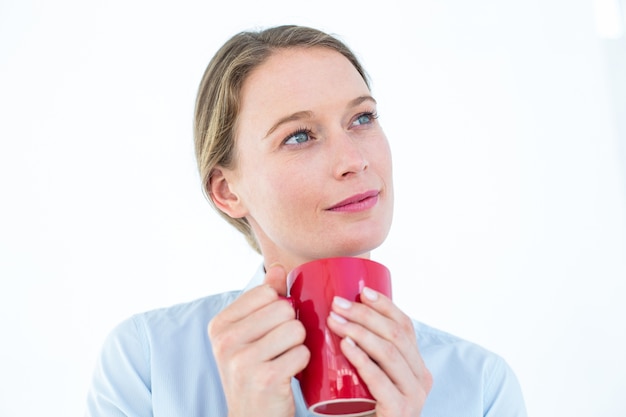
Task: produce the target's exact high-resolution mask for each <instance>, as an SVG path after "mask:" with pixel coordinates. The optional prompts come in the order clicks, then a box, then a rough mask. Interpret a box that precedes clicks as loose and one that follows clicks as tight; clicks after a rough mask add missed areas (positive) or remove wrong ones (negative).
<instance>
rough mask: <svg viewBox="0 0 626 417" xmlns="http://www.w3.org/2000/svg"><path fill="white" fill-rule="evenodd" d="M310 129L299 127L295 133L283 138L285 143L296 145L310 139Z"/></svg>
mask: <svg viewBox="0 0 626 417" xmlns="http://www.w3.org/2000/svg"><path fill="white" fill-rule="evenodd" d="M310 134H311V131H310V130H308V129H300V130H298V131H297V132H295V133H292V134H291V135H289V136H287V138H286V139H285V142H284V143H285V145H298V144H301V143H304V142H307V141H309V140H311V137H310Z"/></svg>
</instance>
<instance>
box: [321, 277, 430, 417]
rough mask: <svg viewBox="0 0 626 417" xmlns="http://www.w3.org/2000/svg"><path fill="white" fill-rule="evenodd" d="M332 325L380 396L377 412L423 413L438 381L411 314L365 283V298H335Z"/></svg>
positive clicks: (384, 415) (394, 416)
mask: <svg viewBox="0 0 626 417" xmlns="http://www.w3.org/2000/svg"><path fill="white" fill-rule="evenodd" d="M328 326H329V327H330V328H331V330H332V331H333V332H335V333H336V334H337V335H338V336H340V337H342V338H343V340H342V341H341V350H342V351H343V353H344V355H345V356H346V357H347V358H348V360H349V361H350V362H351V363H352V364H353V365H354V367H355V368H356V369H357V371H358V372H359V375H360V376H361V378H363V381H365V383H366V384H367V387H368V388H369V390H370V392H371V394H372V395H373V396H374V398H375V399H376V416H377V417H409V416H411V417H418V416H420V415H421V412H422V408H423V407H424V403H425V401H426V397H427V396H428V393H429V392H430V389H431V387H432V384H433V380H432V376H431V374H430V372H429V371H428V369H426V366H425V365H424V361H423V360H422V357H421V355H420V353H419V351H418V348H417V340H416V338H415V331H414V329H413V324H412V322H411V319H409V317H407V316H406V315H405V314H404V313H402V311H400V310H399V309H398V308H397V307H396V306H395V305H394V304H393V303H392V302H391V300H390V299H389V298H387V297H385V296H384V295H382V294H380V293H378V292H376V291H373V290H371V289H369V288H365V289H364V290H363V292H362V293H361V303H353V302H350V301H348V300H345V299H342V298H337V297H336V298H335V301H334V303H333V311H332V312H331V316H330V317H329V318H328Z"/></svg>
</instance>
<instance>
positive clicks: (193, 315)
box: [110, 291, 241, 344]
mask: <svg viewBox="0 0 626 417" xmlns="http://www.w3.org/2000/svg"><path fill="white" fill-rule="evenodd" d="M240 293H241V291H231V292H225V293H220V294H213V295H210V296H206V297H202V298H198V299H196V300H193V301H189V302H185V303H179V304H175V305H172V306H169V307H162V308H158V309H153V310H149V311H144V312H142V313H138V314H134V315H133V316H130V317H129V318H127V319H126V320H124V321H122V322H121V323H120V324H118V325H117V326H116V327H115V328H114V329H113V331H112V332H111V335H110V337H113V338H120V337H122V338H124V337H128V336H134V337H135V338H138V339H139V340H141V341H142V342H143V343H147V344H153V342H154V341H155V339H164V338H168V337H171V336H172V334H173V333H176V334H178V335H182V334H185V332H187V331H189V330H191V329H193V328H197V327H200V328H202V333H201V334H204V333H205V330H206V326H207V324H208V323H209V321H211V319H212V318H213V317H214V316H215V315H217V314H218V313H219V312H220V311H222V310H223V309H224V308H225V307H226V306H227V305H229V304H230V303H232V302H233V301H234V300H235V298H237V297H238V296H239V294H240ZM191 334H194V332H191Z"/></svg>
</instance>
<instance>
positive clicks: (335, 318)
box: [330, 311, 348, 324]
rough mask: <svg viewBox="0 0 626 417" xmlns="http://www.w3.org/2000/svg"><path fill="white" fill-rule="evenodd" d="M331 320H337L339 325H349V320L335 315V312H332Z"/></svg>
mask: <svg viewBox="0 0 626 417" xmlns="http://www.w3.org/2000/svg"><path fill="white" fill-rule="evenodd" d="M330 318H331V319H333V320H335V321H336V322H337V323H341V324H344V323H347V322H348V320H346V319H344V318H343V317H341V316H340V315H339V314H337V313H335V312H334V311H331V312H330Z"/></svg>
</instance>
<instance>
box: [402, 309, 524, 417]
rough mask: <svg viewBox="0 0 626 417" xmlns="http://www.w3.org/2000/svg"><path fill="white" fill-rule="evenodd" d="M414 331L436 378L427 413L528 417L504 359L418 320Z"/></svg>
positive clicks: (517, 385)
mask: <svg viewBox="0 0 626 417" xmlns="http://www.w3.org/2000/svg"><path fill="white" fill-rule="evenodd" d="M413 327H414V328H415V334H416V337H417V341H418V346H419V349H420V353H421V354H422V357H423V359H424V362H425V364H426V367H427V368H428V370H429V371H430V372H431V374H432V375H433V381H434V382H433V389H432V391H431V393H430V395H429V399H428V401H427V405H428V406H429V407H427V411H433V410H438V412H439V411H441V410H442V409H445V410H447V412H449V413H451V415H454V413H456V412H458V410H460V409H463V410H466V411H469V410H472V412H471V413H468V414H467V415H481V416H482V415H484V416H487V415H510V416H525V415H526V411H525V406H524V400H523V396H522V392H521V388H520V386H519V383H518V380H517V377H516V376H515V373H514V372H513V370H512V369H511V368H510V367H509V365H508V364H507V363H506V361H505V360H504V359H503V358H502V357H501V356H500V355H498V354H496V353H494V352H491V351H490V350H488V349H486V348H484V347H482V346H480V345H478V344H476V343H473V342H470V341H468V340H465V339H462V338H460V337H458V336H455V335H452V334H450V333H447V332H444V331H442V330H439V329H436V328H434V327H430V326H428V325H426V324H424V323H420V322H418V321H416V320H413ZM424 415H426V416H427V415H429V413H425V414H424ZM437 415H443V414H437Z"/></svg>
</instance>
